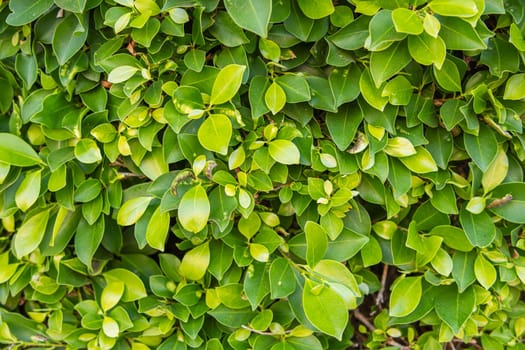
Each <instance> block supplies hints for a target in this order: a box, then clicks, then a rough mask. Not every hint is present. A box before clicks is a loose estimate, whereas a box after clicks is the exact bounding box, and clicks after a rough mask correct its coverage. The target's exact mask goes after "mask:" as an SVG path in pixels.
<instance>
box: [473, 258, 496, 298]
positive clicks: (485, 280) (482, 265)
mask: <svg viewBox="0 0 525 350" xmlns="http://www.w3.org/2000/svg"><path fill="white" fill-rule="evenodd" d="M474 274H475V275H476V279H477V280H478V281H479V283H480V284H481V285H482V286H483V287H484V288H485V289H489V288H490V287H491V286H492V285H493V284H494V283H495V282H496V279H497V277H498V276H497V273H496V268H495V267H494V265H492V264H491V263H490V262H489V261H488V260H487V259H486V258H485V257H484V256H483V254H481V253H480V254H478V256H477V257H476V262H475V263H474Z"/></svg>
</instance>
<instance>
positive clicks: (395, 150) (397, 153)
mask: <svg viewBox="0 0 525 350" xmlns="http://www.w3.org/2000/svg"><path fill="white" fill-rule="evenodd" d="M384 152H385V153H386V154H388V155H389V156H392V157H408V156H412V155H415V154H416V153H417V152H416V149H415V147H414V145H412V142H410V140H409V139H407V138H405V137H392V138H390V139H388V143H387V144H386V147H385V149H384Z"/></svg>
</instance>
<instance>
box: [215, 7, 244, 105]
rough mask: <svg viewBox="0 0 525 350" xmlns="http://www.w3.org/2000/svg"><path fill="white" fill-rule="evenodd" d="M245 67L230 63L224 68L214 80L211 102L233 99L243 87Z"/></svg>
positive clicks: (220, 102) (216, 103)
mask: <svg viewBox="0 0 525 350" xmlns="http://www.w3.org/2000/svg"><path fill="white" fill-rule="evenodd" d="M231 1H234V0H231ZM249 2H250V1H246V3H249ZM227 3H228V1H227ZM245 69H246V66H241V65H238V64H229V65H227V66H225V67H224V68H222V69H221V70H220V71H219V74H217V77H216V78H215V81H214V82H213V87H212V89H211V96H210V104H212V105H218V104H222V103H225V102H228V101H229V100H231V99H232V98H233V97H234V96H235V94H236V93H237V91H239V88H240V87H241V83H242V76H243V74H244V70H245Z"/></svg>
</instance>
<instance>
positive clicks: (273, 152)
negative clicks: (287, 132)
mask: <svg viewBox="0 0 525 350" xmlns="http://www.w3.org/2000/svg"><path fill="white" fill-rule="evenodd" d="M268 153H269V154H270V157H272V158H273V159H274V160H275V161H276V162H279V163H281V164H299V161H300V158H301V154H300V153H299V149H298V148H297V146H296V145H295V144H294V143H293V142H292V141H290V140H273V141H271V142H269V143H268Z"/></svg>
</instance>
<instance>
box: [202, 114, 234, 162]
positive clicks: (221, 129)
mask: <svg viewBox="0 0 525 350" xmlns="http://www.w3.org/2000/svg"><path fill="white" fill-rule="evenodd" d="M197 137H198V139H199V143H200V144H201V145H202V147H204V148H206V149H207V150H209V151H213V152H217V153H219V154H222V155H226V154H228V145H229V144H230V139H231V137H232V123H231V121H230V118H228V117H227V116H225V115H224V114H212V115H210V116H209V117H208V118H206V119H205V120H204V122H203V123H202V124H201V126H200V127H199V131H198V132H197Z"/></svg>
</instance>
